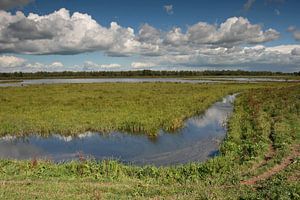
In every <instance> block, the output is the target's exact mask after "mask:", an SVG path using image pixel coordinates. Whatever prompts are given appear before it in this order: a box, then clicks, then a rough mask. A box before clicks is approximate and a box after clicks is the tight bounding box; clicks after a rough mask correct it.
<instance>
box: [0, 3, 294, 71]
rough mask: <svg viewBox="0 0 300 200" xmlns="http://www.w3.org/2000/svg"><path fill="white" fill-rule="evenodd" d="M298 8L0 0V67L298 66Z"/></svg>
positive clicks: (287, 68) (282, 5)
mask: <svg viewBox="0 0 300 200" xmlns="http://www.w3.org/2000/svg"><path fill="white" fill-rule="evenodd" d="M299 8H300V1H297V0H239V1H238V0H234V1H216V0H203V1H200V0H190V1H188V0H185V1H151V0H143V1H138V0H129V1H125V0H123V1H121V0H119V1H118V0H110V1H108V0H107V1H97V0H35V1H33V0H32V1H30V0H10V1H8V0H0V9H2V12H0V43H1V44H0V72H1V71H63V70H76V71H81V70H92V71H93V70H139V69H153V70H156V69H157V70H161V69H162V70H181V69H184V70H186V69H187V70H205V69H213V70H222V69H244V70H270V71H300V42H299V41H300V31H299V30H300V20H299V19H300V12H299ZM20 12H22V16H21V14H20ZM54 12H58V13H59V15H58V16H57V15H54V14H53V13H54ZM18 13H19V14H18ZM29 13H34V14H37V15H36V16H34V17H29V16H28V15H29ZM74 13H79V16H80V17H79V18H80V20H81V21H80V22H79V21H78V20H77V21H76V19H75V18H74V17H73V15H74ZM23 14H24V15H23ZM68 14H69V16H67V15H68ZM1 16H2V18H1ZM4 16H5V17H6V18H5V17H4ZM8 16H9V17H8ZM66 16H67V17H66ZM86 16H89V17H90V18H89V17H86ZM4 19H5V20H4ZM7 19H9V20H7ZM47 20H48V21H47ZM49 20H50V21H49ZM112 22H116V23H117V25H116V24H115V25H111V23H112ZM51 23H53V25H52V27H54V28H53V29H52V30H51V27H48V26H47V24H48V25H51ZM60 23H61V24H60ZM222 24H224V25H223V28H221V27H222ZM145 25H146V26H145ZM1 27H2V28H1ZM68 27H69V28H68ZM113 27H114V28H113ZM129 29H130V30H129ZM116 30H117V31H116ZM288 30H289V31H288ZM21 33H22V34H21ZM141 33H142V34H141ZM102 34H103V35H102ZM24 35H26V36H24ZM87 36H88V37H87ZM70 37H74V39H70ZM69 40H70V41H69ZM1 45H2V48H1Z"/></svg>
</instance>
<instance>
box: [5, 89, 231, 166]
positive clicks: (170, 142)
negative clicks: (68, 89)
mask: <svg viewBox="0 0 300 200" xmlns="http://www.w3.org/2000/svg"><path fill="white" fill-rule="evenodd" d="M235 96H236V95H229V96H226V97H225V98H223V100H222V101H219V102H216V103H215V104H213V105H212V106H211V107H210V108H208V109H207V110H206V112H205V113H204V114H202V115H199V116H195V117H192V118H189V119H187V120H186V121H185V123H184V126H183V128H181V129H179V130H178V131H177V132H174V133H168V132H165V131H163V130H161V131H160V132H159V134H158V136H157V137H156V138H155V139H153V138H152V139H150V138H148V137H147V136H145V135H133V134H128V133H121V132H112V133H110V134H101V133H93V132H87V133H83V134H80V135H78V136H77V137H71V136H69V137H65V136H61V135H58V134H53V135H52V136H50V137H46V138H43V137H40V136H36V135H32V136H27V137H19V138H16V137H14V136H6V137H3V138H0V158H9V159H33V158H42V159H50V160H53V161H55V162H63V161H69V160H73V159H78V158H79V155H81V156H85V157H89V158H93V159H96V160H102V159H108V158H114V159H118V160H120V161H122V162H125V163H134V164H137V165H145V164H154V165H157V166H160V165H172V164H180V163H187V162H191V161H204V160H207V159H208V158H210V157H212V156H214V155H216V154H217V152H218V147H219V145H220V142H221V141H222V140H223V139H224V137H225V134H226V126H225V124H226V121H227V119H228V117H229V116H230V114H231V113H232V111H233V105H232V103H233V101H234V99H235Z"/></svg>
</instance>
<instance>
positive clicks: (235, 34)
mask: <svg viewBox="0 0 300 200" xmlns="http://www.w3.org/2000/svg"><path fill="white" fill-rule="evenodd" d="M0 27H1V28H0V53H22V54H62V55H63V54H78V53H83V52H92V51H102V52H103V53H104V54H106V55H108V56H132V55H147V56H159V55H161V54H162V53H166V52H167V51H169V50H170V49H169V48H170V47H173V49H171V51H173V50H174V48H175V47H178V46H183V45H187V47H184V48H201V45H203V44H205V45H219V46H234V45H240V44H258V43H263V42H268V41H271V40H275V39H277V38H278V37H279V33H278V32H277V31H276V30H274V29H267V30H265V31H264V30H262V27H261V26H260V25H257V24H251V23H250V22H249V21H248V19H246V18H243V17H231V18H228V19H227V20H226V21H225V22H223V23H222V24H220V25H219V26H218V25H214V24H208V23H206V22H199V23H196V24H194V25H192V26H189V28H188V30H187V31H186V32H185V33H183V32H182V31H181V29H180V28H178V27H174V28H173V29H171V30H170V31H167V32H162V31H160V30H158V29H156V28H155V27H153V26H150V25H149V24H144V25H142V26H141V27H140V29H139V31H138V34H136V33H135V31H134V29H132V28H130V27H127V28H125V27H122V26H120V25H119V24H117V23H116V22H111V24H110V27H103V26H101V25H100V24H98V23H97V22H96V21H95V20H94V19H92V17H91V16H90V15H87V14H82V13H78V12H75V13H73V14H70V12H69V11H68V10H66V9H64V8H62V9H60V10H58V11H55V12H53V13H50V14H48V15H43V16H39V15H37V14H33V13H30V14H29V15H28V16H25V15H24V14H23V13H22V12H16V14H15V15H13V14H11V13H8V12H6V11H0ZM197 45H198V46H197Z"/></svg>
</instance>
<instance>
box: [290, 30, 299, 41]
mask: <svg viewBox="0 0 300 200" xmlns="http://www.w3.org/2000/svg"><path fill="white" fill-rule="evenodd" d="M287 31H288V32H291V33H292V34H293V37H294V39H295V40H297V41H300V30H299V29H297V28H296V27H295V26H289V27H288V29H287Z"/></svg>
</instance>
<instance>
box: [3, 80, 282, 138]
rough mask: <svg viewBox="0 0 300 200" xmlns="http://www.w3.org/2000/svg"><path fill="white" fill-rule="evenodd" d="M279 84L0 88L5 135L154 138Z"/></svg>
mask: <svg viewBox="0 0 300 200" xmlns="http://www.w3.org/2000/svg"><path fill="white" fill-rule="evenodd" d="M275 85H276V84H264V85H262V84H188V83H186V84H184V83H122V84H119V83H101V84H57V85H32V86H26V87H7V88H0V108H1V109H0V135H2V136H3V135H6V134H14V135H25V134H28V133H38V134H41V135H48V134H50V133H60V134H65V135H70V134H72V135H75V134H78V133H82V132H84V131H101V132H108V131H112V130H120V131H129V132H136V133H146V134H148V135H150V136H155V134H156V133H157V131H158V130H159V129H160V128H163V129H165V130H168V131H172V130H175V129H177V128H179V127H180V126H181V125H182V123H183V121H184V119H186V118H187V117H190V116H192V115H195V114H197V113H201V112H203V111H204V110H205V109H206V108H207V107H208V106H209V105H211V104H212V103H213V102H215V101H217V100H219V99H221V98H222V97H224V96H225V95H227V94H229V93H233V92H240V91H245V90H247V89H249V88H259V87H265V86H270V87H271V86H275Z"/></svg>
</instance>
